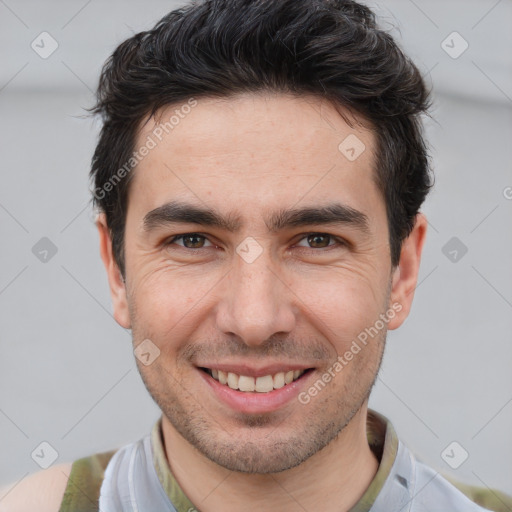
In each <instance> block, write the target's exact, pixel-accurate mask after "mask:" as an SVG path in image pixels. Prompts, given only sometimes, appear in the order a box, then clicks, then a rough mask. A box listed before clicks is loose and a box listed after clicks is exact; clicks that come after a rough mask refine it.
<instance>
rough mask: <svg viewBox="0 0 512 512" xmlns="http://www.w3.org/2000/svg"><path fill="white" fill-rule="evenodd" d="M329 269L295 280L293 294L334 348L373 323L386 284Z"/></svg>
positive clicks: (341, 346) (383, 305) (381, 307)
mask: <svg viewBox="0 0 512 512" xmlns="http://www.w3.org/2000/svg"><path fill="white" fill-rule="evenodd" d="M342 274H343V275H341V273H338V275H334V274H333V273H330V274H329V275H326V276H325V279H323V278H322V277H321V276H317V277H316V278H312V279H310V280H308V282H307V283H306V282H305V281H301V282H300V285H299V284H298V283H297V284H296V286H297V288H296V290H297V292H296V295H297V297H299V299H300V300H301V302H302V304H303V307H302V313H303V315H304V316H305V317H306V318H309V322H311V323H313V324H315V325H316V326H317V328H318V330H319V331H320V332H322V333H323V334H324V336H325V337H326V338H327V339H328V340H332V341H331V342H332V344H333V345H334V346H335V348H336V350H337V352H340V351H341V350H344V348H345V347H346V346H347V345H350V344H351V342H352V341H353V340H354V339H356V338H357V336H358V335H359V334H360V333H361V332H363V331H364V330H365V329H366V328H368V327H370V326H372V325H374V324H375V321H376V320H377V319H378V318H379V314H381V313H382V312H383V311H384V310H385V308H386V301H385V299H386V297H385V291H386V288H385V286H384V285H379V284H376V280H374V281H373V282H372V280H371V279H369V278H367V277H366V276H362V275H356V274H354V273H342Z"/></svg>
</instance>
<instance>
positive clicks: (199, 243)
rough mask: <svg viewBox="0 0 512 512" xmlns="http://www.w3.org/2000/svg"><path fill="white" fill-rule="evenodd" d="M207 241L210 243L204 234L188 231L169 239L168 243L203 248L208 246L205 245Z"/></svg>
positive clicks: (189, 247)
mask: <svg viewBox="0 0 512 512" xmlns="http://www.w3.org/2000/svg"><path fill="white" fill-rule="evenodd" d="M180 242H181V243H180ZM206 242H208V243H210V242H209V241H208V239H207V238H206V237H205V236H203V235H200V234H198V233H186V234H184V235H178V236H175V237H174V238H173V239H172V240H169V242H168V245H172V244H176V245H180V246H182V247H184V248H185V249H202V248H203V247H208V246H207V245H205V243H206ZM210 245H212V244H211V243H210Z"/></svg>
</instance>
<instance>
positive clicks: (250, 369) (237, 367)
mask: <svg viewBox="0 0 512 512" xmlns="http://www.w3.org/2000/svg"><path fill="white" fill-rule="evenodd" d="M197 366H198V367H199V368H208V369H210V370H222V371H223V372H226V373H230V372H231V373H236V374H237V375H246V376H247V377H254V378H256V377H264V376H265V375H275V374H276V373H280V372H284V373H286V372H289V371H294V370H308V369H309V368H312V366H311V365H309V366H307V365H300V364H285V363H274V364H270V365H267V366H259V367H256V366H249V365H247V364H221V363H212V364H198V365H197Z"/></svg>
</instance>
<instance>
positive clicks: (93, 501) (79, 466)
mask: <svg viewBox="0 0 512 512" xmlns="http://www.w3.org/2000/svg"><path fill="white" fill-rule="evenodd" d="M116 451H117V450H111V451H109V452H104V453H96V454H94V455H91V456H89V457H84V458H82V459H78V460H76V461H75V462H73V465H72V467H71V473H70V475H69V480H68V484H67V486H66V490H65V491H64V497H63V498H62V503H61V506H60V508H59V512H77V511H80V512H98V510H99V505H98V503H99V497H100V489H101V484H102V482H103V478H104V476H105V468H106V467H107V465H108V463H109V461H110V459H111V458H112V457H113V455H114V454H115V453H116Z"/></svg>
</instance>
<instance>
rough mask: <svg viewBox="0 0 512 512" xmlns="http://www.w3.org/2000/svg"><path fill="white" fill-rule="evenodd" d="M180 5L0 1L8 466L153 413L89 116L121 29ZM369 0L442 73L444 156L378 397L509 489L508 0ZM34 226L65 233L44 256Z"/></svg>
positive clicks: (511, 122)
mask: <svg viewBox="0 0 512 512" xmlns="http://www.w3.org/2000/svg"><path fill="white" fill-rule="evenodd" d="M176 5H179V4H178V3H176V2H171V1H156V0H152V1H145V2H142V1H138V2H135V1H126V0H123V1H121V0H118V1H108V2H107V1H100V0H92V1H88V2H87V1H85V0H72V1H71V0H67V1H64V0H62V1H58V0H45V1H41V0H37V1H36V0H0V59H1V66H0V111H1V116H0V140H1V149H2V151H1V159H0V169H1V178H2V179H1V187H0V236H1V244H2V245H1V247H2V250H1V251H0V321H1V324H0V335H1V340H0V342H1V345H0V346H1V357H0V433H1V435H0V483H7V482H10V481H15V480H18V479H20V478H22V477H23V476H25V475H26V474H28V473H31V472H34V471H36V470H38V469H39V466H38V465H37V464H36V463H35V462H34V460H33V459H32V458H31V453H32V452H33V450H34V449H35V448H36V447H38V446H39V444H40V443H41V442H42V441H46V442H48V443H50V445H51V446H52V447H54V449H55V450H56V451H57V452H58V459H57V461H56V462H57V463H58V462H66V461H71V460H74V459H76V458H78V457H81V456H85V455H88V454H91V453H93V452H98V451H104V450H107V449H111V448H115V447H118V446H121V445H123V444H125V443H127V442H129V441H133V440H135V439H138V438H140V437H141V436H143V435H145V434H146V433H147V432H148V430H149V429H150V427H151V425H152V424H153V422H154V421H155V420H156V418H157V417H158V414H159V411H158V409H157V408H156V406H155V405H154V404H153V402H152V401H151V399H150V398H149V396H148V394H147V392H146V390H145V388H144V386H143V384H142V381H141V379H140V377H139V375H138V373H137V370H136V367H135V364H134V361H133V359H134V358H133V354H132V351H131V339H130V333H129V331H125V330H124V329H122V328H121V327H120V326H118V325H117V324H116V322H115V321H114V319H113V318H112V315H111V304H110V297H109V292H108V287H107V280H106V275H105V271H104V269H103V266H102V263H101V260H100V258H99V252H98V239H97V234H96V231H95V227H94V225H93V214H92V211H91V208H90V205H89V192H88V186H89V184H88V170H89V162H90V158H91V156H92V152H93V149H94V145H95V140H96V136H97V132H98V129H99V124H98V122H97V121H96V122H94V121H92V120H90V119H82V118H80V116H81V115H83V114H84V111H83V107H88V106H91V104H92V92H93V90H94V88H95V86H96V82H97V78H98V75H99V72H100V68H101V65H102V63H103V61H104V60H105V59H106V57H107V56H108V55H109V54H110V53H111V52H112V51H113V50H114V48H115V46H116V45H117V44H118V43H119V42H120V41H122V40H123V39H125V38H126V37H128V36H130V35H131V34H132V33H133V32H137V31H139V30H143V29H147V28H150V27H151V26H152V24H153V23H154V22H156V21H157V20H158V19H159V18H160V17H161V16H162V15H163V14H165V13H166V12H168V11H169V10H171V9H172V8H173V7H175V6H176ZM370 5H372V6H373V7H375V8H376V10H377V11H378V12H379V13H381V14H382V16H383V18H382V22H383V24H384V25H385V26H386V27H387V28H388V30H389V31H391V32H392V33H393V34H394V35H395V36H396V37H397V38H398V39H399V41H400V42H401V44H402V45H403V46H404V47H405V49H406V50H407V52H408V53H409V54H410V55H411V56H412V57H413V59H414V60H415V61H416V63H417V64H418V66H419V67H420V68H421V70H422V72H423V73H425V76H426V77H427V80H428V82H429V83H431V84H432V85H433V87H434V100H435V104H434V109H433V117H434V120H428V121H427V135H428V138H429V140H430V143H431V146H432V150H431V152H432V155H433V164H434V168H435V172H436V187H435V190H434V191H433V193H432V194H431V196H430V197H429V199H428V200H427V202H426V204H425V206H424V208H423V211H424V212H425V213H426V214H427V216H428V219H429V222H430V229H429V232H428V237H427V243H426V247H425V250H424V256H423V260H422V264H421V273H420V281H419V283H420V284H419V287H418V289H417V290H416V297H415V302H414V305H413V310H412V312H411V315H410V317H409V318H408V320H407V321H406V323H405V324H404V325H403V326H402V328H400V329H399V330H398V331H393V332H391V333H390V334H389V336H388V347H387V353H386V356H385V359H384V363H383V368H382V371H381V373H380V378H379V380H378V383H377V386H376V388H375V390H374V393H373V396H372V399H371V404H370V405H371V406H372V407H373V408H375V409H377V410H378V411H381V412H383V413H384V414H385V415H386V416H387V417H388V418H390V419H391V420H392V422H393V424H394V425H395V428H396V430H397V431H398V434H399V435H400V436H401V438H402V439H403V440H404V441H405V442H406V444H408V446H409V447H410V448H411V449H412V450H413V451H414V452H415V453H416V454H417V455H418V457H420V458H421V459H423V460H424V461H426V462H427V463H428V464H430V465H431V466H433V467H435V468H436V469H437V470H439V471H441V472H443V473H444V474H450V475H452V476H454V477H455V478H458V479H459V480H462V481H466V482H469V483H473V484H477V485H481V486H490V487H497V488H501V489H502V490H505V491H507V492H509V493H512V478H511V476H512V468H511V465H510V460H512V436H511V435H510V434H511V432H512V372H511V363H512V343H511V341H512V340H511V332H512V286H511V285H512V236H511V233H512V230H511V220H512V200H511V199H507V196H508V198H510V197H512V188H507V187H512V171H511V162H512V116H511V114H512V63H511V61H510V55H511V50H512V31H511V30H510V20H512V3H511V2H510V1H509V0H501V1H496V0H480V1H475V0H473V1H468V0H464V1H463V0H460V1H455V0H451V1H441V0H429V1H423V2H421V3H420V2H419V0H416V2H413V1H412V0H401V1H399V0H393V1H383V2H380V3H379V4H376V3H375V2H373V3H370ZM43 31H47V32H49V33H50V34H51V35H52V37H53V38H54V39H55V40H56V41H57V43H58V45H59V46H58V48H57V50H56V51H55V52H54V53H53V54H52V55H51V56H49V57H48V58H46V59H43V58H41V57H40V56H39V55H38V54H36V52H35V51H34V50H33V49H32V48H31V42H32V41H33V40H36V42H37V41H40V38H39V39H37V37H38V36H39V34H40V33H41V32H43ZM454 31H457V32H458V33H459V34H460V35H461V36H462V37H463V38H464V40H466V41H467V43H468V44H469V48H468V49H467V50H466V51H465V52H464V53H463V54H462V55H460V56H459V57H458V58H456V59H454V58H452V57H451V56H450V55H448V54H447V53H446V52H445V50H444V49H443V47H442V41H444V40H445V39H446V38H447V36H449V35H450V34H451V33H452V32H454ZM461 44H462V40H460V39H457V36H456V38H455V39H453V36H452V37H451V38H448V39H447V42H446V43H445V47H446V45H449V46H452V47H453V48H452V49H451V50H450V51H451V52H452V53H453V52H454V51H458V50H460V49H461V48H462V46H461ZM46 48H48V45H46ZM42 237H48V238H49V239H50V240H51V241H52V242H53V243H54V244H55V246H56V247H57V253H56V254H55V255H54V256H53V257H51V258H48V261H47V262H46V263H45V262H42V261H40V260H39V259H38V258H36V256H35V255H34V254H33V252H32V247H33V246H34V245H35V244H36V243H37V242H38V241H39V240H40V239H41V238H42ZM452 237H457V239H458V242H456V243H457V244H459V248H458V249H456V250H457V251H458V253H457V258H458V259H457V261H451V260H450V258H449V257H447V256H446V255H445V254H444V253H443V247H445V245H446V244H447V243H448V241H449V240H450V239H451V238H452ZM461 244H464V246H465V247H467V249H468V251H467V253H466V254H465V255H464V256H462V257H461V254H462V253H461V252H460V247H462V245H461ZM452 249H453V248H452V247H451V246H448V249H445V250H444V252H446V253H448V250H452ZM449 256H450V255H449ZM450 257H453V253H452V256H450ZM452 441H457V442H458V443H459V444H460V445H461V446H462V447H463V448H464V449H465V450H466V451H467V452H468V453H469V458H468V459H467V460H466V461H465V462H464V463H463V464H462V465H461V466H460V467H459V468H458V469H456V470H452V469H451V468H450V467H449V466H448V465H447V463H446V462H445V461H444V460H443V458H442V457H441V453H442V452H443V450H444V449H445V448H446V447H447V446H448V445H449V444H450V443H451V442H452ZM457 450H459V451H457ZM47 453H48V451H47ZM453 453H454V457H455V458H457V457H460V453H461V451H460V449H459V448H457V449H456V450H455V452H453Z"/></svg>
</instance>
